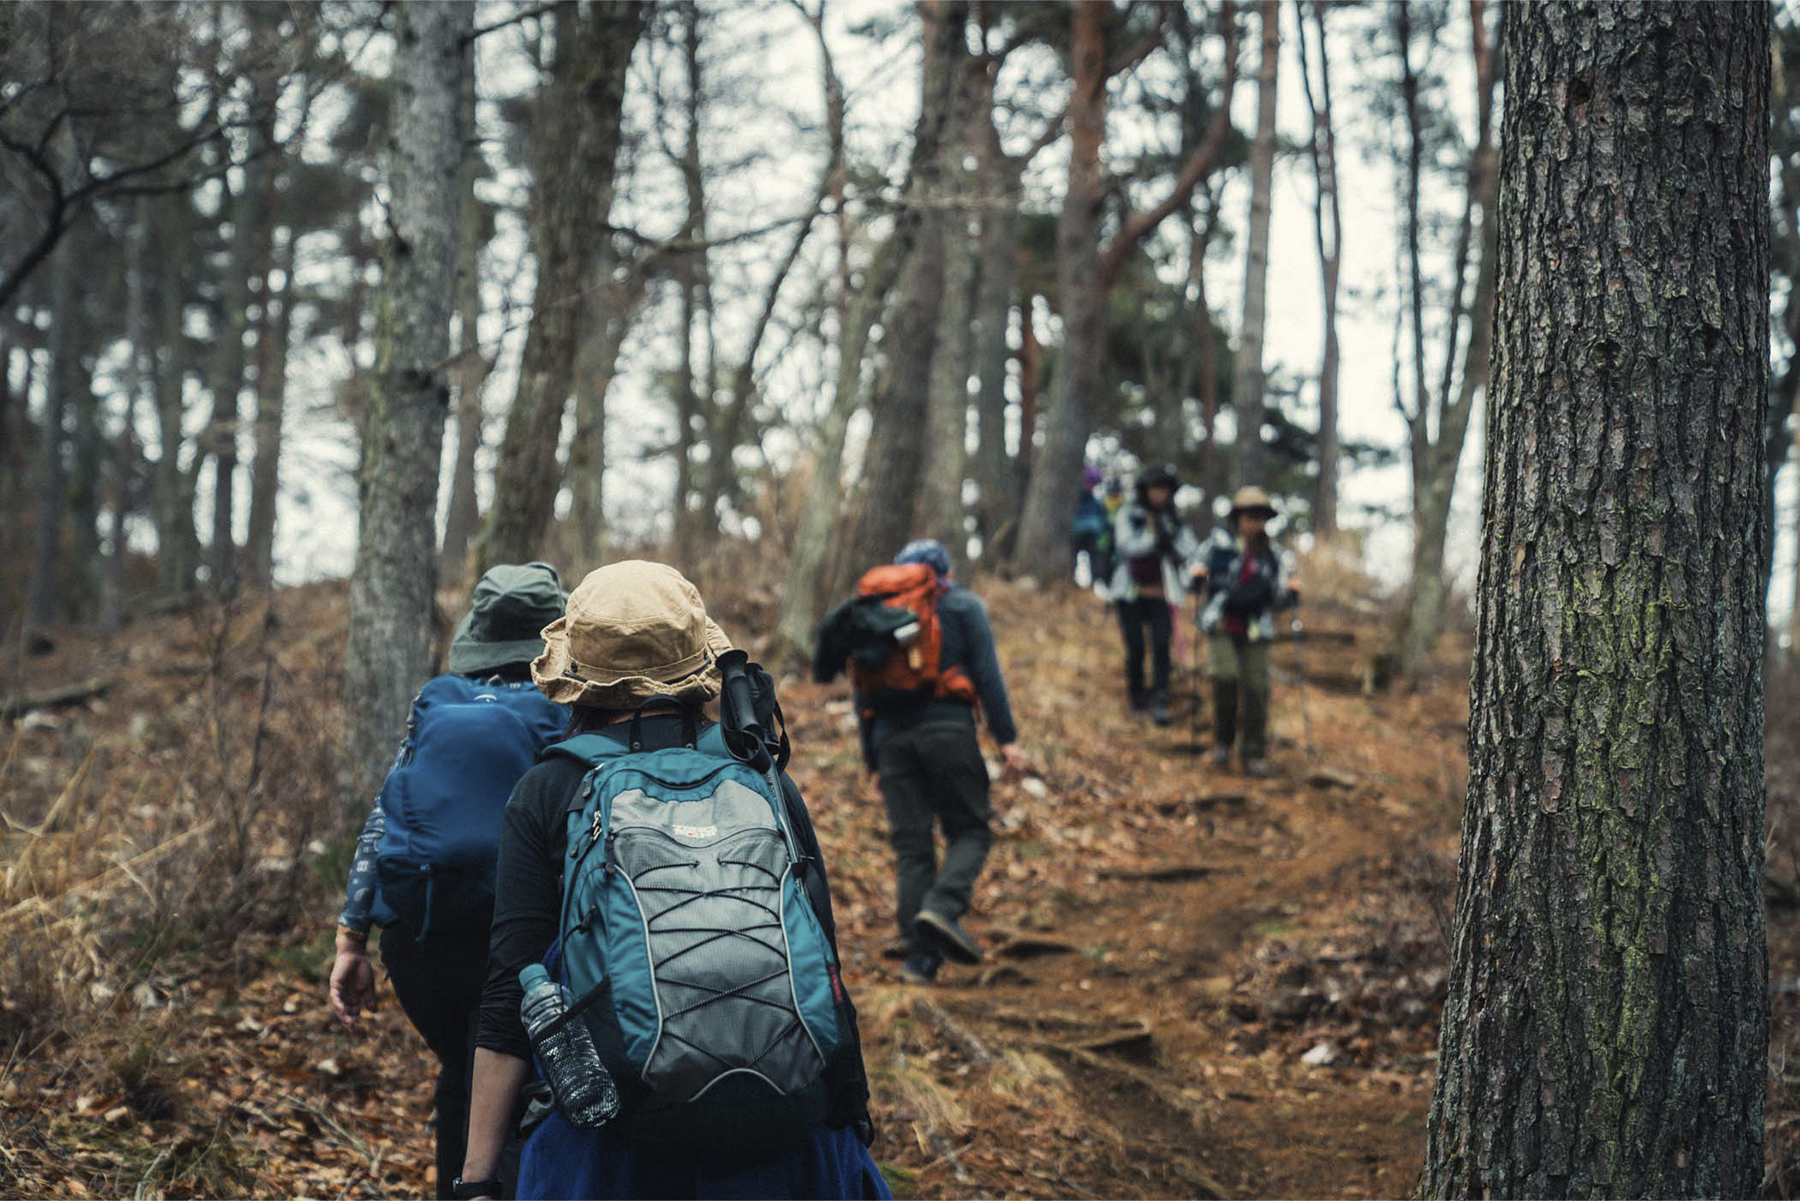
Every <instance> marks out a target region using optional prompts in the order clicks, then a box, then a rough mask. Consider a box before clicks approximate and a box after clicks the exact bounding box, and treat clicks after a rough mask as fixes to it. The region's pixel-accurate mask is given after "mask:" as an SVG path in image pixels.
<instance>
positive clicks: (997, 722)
mask: <svg viewBox="0 0 1800 1201" xmlns="http://www.w3.org/2000/svg"><path fill="white" fill-rule="evenodd" d="M965 595H966V601H965V602H964V603H963V604H961V605H959V606H958V607H957V610H956V615H957V618H958V620H959V621H960V622H961V624H962V627H963V629H962V635H963V637H962V648H963V670H965V671H967V672H968V673H969V679H970V680H971V681H972V682H973V683H974V685H975V694H976V695H977V696H978V697H980V698H981V711H982V713H984V714H985V715H986V716H987V725H988V731H989V732H990V733H992V734H993V736H994V741H996V742H998V743H1001V744H1002V745H1004V744H1006V743H1008V742H1014V741H1017V740H1018V737H1019V728H1018V726H1017V725H1015V724H1014V722H1013V711H1012V700H1011V698H1009V697H1008V696H1007V693H1006V677H1005V676H1003V675H1002V674H1001V672H1000V655H999V653H998V652H997V651H996V650H995V649H994V630H993V627H992V626H990V625H989V624H988V615H987V606H986V605H984V604H982V603H981V598H980V597H978V596H976V595H975V594H974V593H972V592H971V593H967V594H965Z"/></svg>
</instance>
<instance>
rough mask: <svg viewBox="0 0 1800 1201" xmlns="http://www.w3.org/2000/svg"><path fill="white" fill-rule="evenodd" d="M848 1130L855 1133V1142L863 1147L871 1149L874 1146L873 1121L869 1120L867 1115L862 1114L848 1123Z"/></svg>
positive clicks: (872, 1119)
mask: <svg viewBox="0 0 1800 1201" xmlns="http://www.w3.org/2000/svg"><path fill="white" fill-rule="evenodd" d="M850 1128H851V1129H852V1130H854V1131H856V1141H857V1142H859V1143H861V1144H862V1145H863V1146H865V1147H873V1146H874V1145H875V1119H874V1118H871V1117H870V1116H869V1115H868V1114H867V1113H864V1114H862V1115H861V1116H860V1117H858V1118H857V1119H856V1120H855V1121H854V1122H852V1123H850Z"/></svg>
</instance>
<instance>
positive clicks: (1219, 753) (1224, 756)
mask: <svg viewBox="0 0 1800 1201" xmlns="http://www.w3.org/2000/svg"><path fill="white" fill-rule="evenodd" d="M1212 765H1213V766H1214V767H1216V768H1218V769H1219V770H1220V771H1230V770H1231V748H1230V747H1228V746H1216V747H1214V748H1213V753H1212Z"/></svg>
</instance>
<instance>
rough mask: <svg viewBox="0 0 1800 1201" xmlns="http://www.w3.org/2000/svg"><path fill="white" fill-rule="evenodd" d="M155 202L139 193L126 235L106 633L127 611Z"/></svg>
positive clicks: (150, 351)
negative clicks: (128, 531)
mask: <svg viewBox="0 0 1800 1201" xmlns="http://www.w3.org/2000/svg"><path fill="white" fill-rule="evenodd" d="M151 219H152V218H151V201H150V198H149V197H148V196H139V197H138V198H137V201H136V202H135V203H134V204H133V205H132V214H131V227H130V229H128V230H127V231H126V234H125V339H126V342H127V344H128V345H129V346H130V351H129V354H128V356H127V358H126V360H125V371H124V379H123V381H122V384H123V391H124V393H125V419H124V425H123V426H122V427H121V428H120V430H119V438H118V441H117V442H116V443H115V444H114V446H113V472H112V475H113V497H112V522H111V529H109V530H108V532H107V540H106V543H107V545H106V588H105V594H104V597H103V600H102V603H101V609H100V627H101V629H102V630H103V631H104V632H105V633H106V634H108V635H110V634H112V633H114V632H115V631H117V630H118V628H119V626H120V624H121V623H122V622H123V621H124V614H125V562H126V556H127V552H128V548H127V546H126V543H125V519H126V517H127V516H128V515H129V513H130V511H131V503H132V493H133V489H132V483H133V479H132V477H133V476H134V474H135V473H136V471H137V464H138V453H137V439H136V432H135V429H134V427H135V425H136V423H137V404H138V396H139V394H140V393H141V392H143V391H145V390H146V388H147V386H148V377H149V373H148V372H146V371H145V370H144V363H145V362H147V361H149V359H150V357H151V356H152V355H154V354H155V353H156V352H155V348H154V347H153V346H152V345H151V342H150V302H149V299H148V298H147V297H146V295H145V291H146V288H145V276H146V275H147V274H148V273H149V269H150V263H149V245H150V238H149V230H148V226H149V224H150V222H151Z"/></svg>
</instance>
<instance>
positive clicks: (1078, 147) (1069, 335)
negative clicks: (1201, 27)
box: [1012, 4, 1111, 580]
mask: <svg viewBox="0 0 1800 1201" xmlns="http://www.w3.org/2000/svg"><path fill="white" fill-rule="evenodd" d="M1110 15H1111V9H1110V6H1108V5H1102V4H1076V5H1074V6H1073V7H1072V8H1071V11H1070V44H1069V74H1070V78H1071V80H1072V82H1073V85H1074V86H1073V90H1072V91H1071V92H1070V94H1069V106H1068V115H1067V118H1066V119H1067V122H1068V127H1069V174H1068V185H1067V190H1066V191H1065V193H1064V196H1063V208H1062V216H1061V217H1060V218H1059V219H1058V221H1057V225H1056V286H1057V293H1058V295H1059V296H1060V297H1061V306H1062V319H1063V343H1062V353H1061V354H1060V355H1059V356H1058V358H1057V360H1056V371H1055V373H1054V374H1052V376H1051V377H1050V398H1049V403H1048V405H1047V406H1046V412H1045V413H1044V414H1043V421H1042V425H1043V434H1044V442H1043V445H1042V446H1040V447H1037V448H1035V449H1034V450H1033V451H1032V456H1031V457H1032V463H1031V475H1030V482H1029V483H1027V485H1026V488H1025V505H1024V513H1023V515H1022V517H1021V521H1020V528H1019V539H1018V544H1017V547H1016V549H1015V550H1014V552H1013V556H1012V562H1013V567H1014V569H1015V570H1017V571H1019V572H1020V573H1022V574H1024V575H1029V576H1033V577H1036V578H1038V579H1040V580H1050V579H1060V578H1062V577H1063V576H1064V575H1066V574H1067V569H1068V565H1069V553H1068V542H1069V521H1070V519H1071V517H1072V516H1073V514H1074V512H1075V492H1076V489H1077V488H1078V487H1079V479H1080V473H1081V463H1082V459H1083V458H1084V457H1086V454H1087V441H1088V435H1089V434H1090V433H1091V432H1092V431H1093V428H1094V407H1095V404H1096V403H1097V402H1098V400H1099V397H1100V389H1101V385H1102V380H1101V371H1100V366H1101V360H1102V351H1103V348H1104V347H1105V344H1106V290H1105V288H1104V287H1102V286H1101V284H1100V271H1099V268H1100V243H1099V229H1100V206H1101V203H1102V202H1103V200H1104V198H1105V190H1106V187H1107V175H1106V171H1105V169H1104V167H1103V166H1102V164H1101V161H1100V149H1101V146H1102V145H1103V144H1104V142H1105V140H1106V79H1107V71H1106V55H1107V40H1108V35H1109V32H1110V31H1109V30H1108V28H1107V21H1108V19H1109V17H1110ZM1025 322H1026V324H1027V325H1029V324H1030V322H1031V313H1030V310H1029V309H1027V310H1026V312H1025ZM1020 453H1021V455H1023V454H1024V445H1023V444H1021V446H1020Z"/></svg>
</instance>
